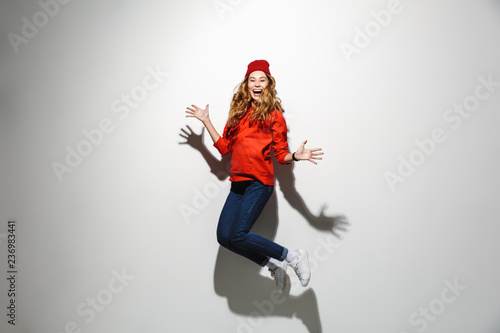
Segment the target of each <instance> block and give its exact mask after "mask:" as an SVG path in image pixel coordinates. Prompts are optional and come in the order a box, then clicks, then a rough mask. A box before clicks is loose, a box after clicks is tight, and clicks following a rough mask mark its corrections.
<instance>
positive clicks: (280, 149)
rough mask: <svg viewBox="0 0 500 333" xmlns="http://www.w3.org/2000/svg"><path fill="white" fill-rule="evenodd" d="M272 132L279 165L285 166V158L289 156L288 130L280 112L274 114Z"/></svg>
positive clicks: (275, 154)
mask: <svg viewBox="0 0 500 333" xmlns="http://www.w3.org/2000/svg"><path fill="white" fill-rule="evenodd" d="M271 131H272V133H273V150H274V156H276V160H277V161H278V162H279V163H281V164H285V156H286V155H288V142H287V141H286V135H287V128H286V122H285V118H284V117H283V114H282V113H281V112H280V111H279V110H275V111H274V112H273V116H272V124H271Z"/></svg>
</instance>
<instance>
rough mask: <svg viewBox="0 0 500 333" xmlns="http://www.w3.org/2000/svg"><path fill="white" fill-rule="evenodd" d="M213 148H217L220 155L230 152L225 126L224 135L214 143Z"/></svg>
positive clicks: (229, 141) (229, 142)
mask: <svg viewBox="0 0 500 333" xmlns="http://www.w3.org/2000/svg"><path fill="white" fill-rule="evenodd" d="M214 147H215V148H217V150H218V151H219V153H220V154H221V155H226V154H227V153H229V152H230V151H231V140H230V139H229V138H228V130H227V124H226V126H225V127H224V133H223V134H222V136H221V137H219V140H217V142H216V143H214Z"/></svg>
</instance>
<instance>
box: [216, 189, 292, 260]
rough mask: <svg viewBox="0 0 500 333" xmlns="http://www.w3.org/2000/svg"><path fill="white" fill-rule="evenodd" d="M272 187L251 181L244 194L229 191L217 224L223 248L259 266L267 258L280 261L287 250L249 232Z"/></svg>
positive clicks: (218, 236)
mask: <svg viewBox="0 0 500 333" xmlns="http://www.w3.org/2000/svg"><path fill="white" fill-rule="evenodd" d="M273 189H274V186H272V185H264V184H262V183H260V182H258V181H254V182H251V183H250V185H249V186H248V187H247V188H246V189H245V190H244V193H243V194H238V193H236V192H233V191H231V192H229V195H228V197H227V199H226V203H225V204H224V208H222V212H221V214H220V218H219V224H218V225H217V241H218V242H219V244H220V245H222V246H223V247H225V248H226V249H228V250H230V251H232V252H234V253H237V254H239V255H242V256H244V257H245V258H248V259H250V260H252V261H253V262H255V263H256V264H258V265H260V266H265V265H266V264H267V262H268V261H269V258H275V259H277V260H279V261H283V260H284V259H285V258H286V255H287V253H288V250H287V249H286V248H285V247H283V246H281V245H278V244H276V243H275V242H273V241H271V240H269V239H267V238H265V237H262V236H260V235H257V234H255V233H253V232H250V229H252V226H253V225H254V223H255V221H257V218H258V217H259V215H260V213H261V212H262V210H263V209H264V206H265V205H266V203H267V201H268V200H269V198H270V197H271V195H272V193H273Z"/></svg>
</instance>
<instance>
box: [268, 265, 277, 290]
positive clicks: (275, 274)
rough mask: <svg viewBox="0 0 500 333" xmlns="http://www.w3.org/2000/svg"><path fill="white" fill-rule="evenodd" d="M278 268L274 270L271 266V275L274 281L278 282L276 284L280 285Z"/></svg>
mask: <svg viewBox="0 0 500 333" xmlns="http://www.w3.org/2000/svg"><path fill="white" fill-rule="evenodd" d="M277 270H278V269H277V268H276V269H275V270H272V269H270V268H269V272H271V277H272V278H273V279H274V281H275V282H276V285H277V286H278V285H279V281H278V273H276V271H277Z"/></svg>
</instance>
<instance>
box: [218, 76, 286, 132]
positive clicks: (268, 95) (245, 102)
mask: <svg viewBox="0 0 500 333" xmlns="http://www.w3.org/2000/svg"><path fill="white" fill-rule="evenodd" d="M249 76H250V75H247V76H246V77H245V79H243V81H242V82H241V83H240V84H239V86H238V87H237V91H236V93H235V94H234V95H233V100H232V101H231V106H230V108H229V117H228V119H227V125H228V127H234V126H236V125H238V123H239V122H240V120H241V118H243V116H244V115H245V114H246V113H247V111H248V109H250V107H251V106H253V112H252V114H251V115H250V118H249V119H250V121H257V122H265V121H266V120H268V119H269V116H270V114H271V112H273V111H274V110H279V111H280V112H282V113H283V112H285V110H284V109H283V107H282V106H281V99H280V98H279V97H278V96H277V95H278V93H277V92H276V89H275V88H276V80H275V79H274V77H273V76H272V75H269V74H267V73H266V76H267V79H268V80H269V83H268V84H267V87H266V88H265V89H264V90H263V91H262V93H261V95H260V97H259V99H258V100H252V96H251V95H250V93H249V92H248V78H249Z"/></svg>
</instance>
